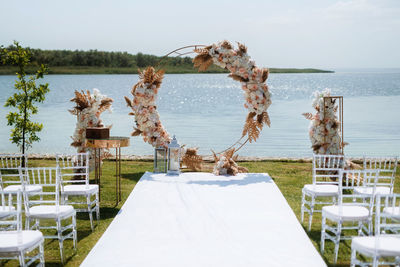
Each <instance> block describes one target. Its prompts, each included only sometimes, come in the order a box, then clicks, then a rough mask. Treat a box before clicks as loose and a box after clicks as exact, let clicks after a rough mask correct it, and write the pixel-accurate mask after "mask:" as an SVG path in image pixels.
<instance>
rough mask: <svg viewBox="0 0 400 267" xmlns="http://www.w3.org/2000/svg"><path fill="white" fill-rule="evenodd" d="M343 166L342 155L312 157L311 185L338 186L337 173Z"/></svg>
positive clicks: (343, 159) (315, 155)
mask: <svg viewBox="0 0 400 267" xmlns="http://www.w3.org/2000/svg"><path fill="white" fill-rule="evenodd" d="M344 165H345V158H344V155H317V154H314V155H313V169H312V174H313V184H338V183H339V171H340V170H343V168H344Z"/></svg>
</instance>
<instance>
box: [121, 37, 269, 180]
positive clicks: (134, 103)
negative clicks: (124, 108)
mask: <svg viewBox="0 0 400 267" xmlns="http://www.w3.org/2000/svg"><path fill="white" fill-rule="evenodd" d="M194 52H195V53H197V56H196V57H195V58H194V59H193V63H194V67H196V68H198V69H199V71H204V70H207V68H208V67H209V66H211V65H212V64H213V63H214V64H215V65H217V66H220V67H222V68H225V69H227V70H229V71H230V72H231V73H230V75H229V77H231V78H232V79H234V80H236V81H239V82H240V83H241V86H242V89H243V91H244V95H245V99H246V103H245V104H244V107H245V108H246V109H248V111H249V113H248V115H247V118H246V121H245V125H244V127H243V131H242V138H243V137H246V136H247V140H248V141H249V142H255V141H256V140H257V139H258V138H259V135H260V132H261V130H262V129H263V126H264V124H266V125H267V126H269V127H270V125H271V122H270V118H269V115H268V113H267V109H268V107H269V106H270V105H271V95H270V93H269V91H268V86H267V84H266V80H267V78H268V69H266V68H258V67H256V66H255V63H254V61H252V60H250V56H249V55H248V54H247V48H246V47H245V46H244V45H243V44H240V43H238V48H237V49H234V48H233V46H232V45H231V44H230V43H229V42H228V41H223V42H220V43H218V44H212V45H210V46H206V47H204V48H196V49H195V50H194ZM163 77H164V71H163V70H159V71H155V69H154V68H153V67H148V68H146V69H145V70H143V71H140V70H139V82H138V83H137V84H135V85H134V86H133V88H132V91H131V93H132V95H133V100H131V99H129V98H128V97H125V100H126V103H127V105H128V106H129V107H130V108H131V109H132V111H133V112H131V113H129V114H130V115H133V116H135V122H136V128H135V130H134V132H133V133H132V136H138V135H142V136H143V140H144V141H145V142H148V143H149V144H151V145H152V146H153V147H158V146H163V147H167V145H168V143H169V142H170V140H171V138H170V136H169V134H168V133H167V131H166V130H165V129H164V127H163V126H162V124H161V121H160V116H159V114H158V112H157V106H156V97H157V93H158V89H159V88H160V86H161V83H162V79H163ZM182 151H183V153H182V154H184V155H183V157H182V163H183V164H185V165H186V166H187V167H189V168H191V169H193V170H199V169H201V162H202V160H201V157H200V156H199V155H197V148H188V149H185V148H182ZM235 152H236V150H235V149H229V150H227V151H225V152H224V153H223V154H222V155H221V156H219V157H217V156H216V155H215V154H214V155H215V159H216V166H220V170H219V171H215V172H214V173H221V174H223V173H225V172H226V173H225V174H233V175H235V174H237V173H238V172H244V171H245V168H241V167H239V166H237V164H236V163H235V162H234V159H237V156H236V157H234V156H233V154H234V153H235ZM222 163H223V164H222ZM227 164H230V165H229V166H228V165H227ZM223 166H225V167H223Z"/></svg>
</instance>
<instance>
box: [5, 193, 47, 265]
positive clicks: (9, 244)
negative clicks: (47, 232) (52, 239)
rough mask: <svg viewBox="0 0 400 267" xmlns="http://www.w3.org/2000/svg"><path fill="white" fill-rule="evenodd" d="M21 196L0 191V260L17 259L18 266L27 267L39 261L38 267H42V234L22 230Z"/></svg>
mask: <svg viewBox="0 0 400 267" xmlns="http://www.w3.org/2000/svg"><path fill="white" fill-rule="evenodd" d="M21 195H22V193H21V192H20V191H18V192H16V193H10V192H5V191H4V190H0V259H1V260H13V259H17V260H19V265H20V266H29V265H31V264H33V263H35V262H36V261H37V260H39V264H40V266H44V248H43V243H44V239H43V234H42V233H41V232H40V231H32V230H22V210H21V205H22V203H21V202H22V201H21ZM13 198H15V200H14V201H13ZM13 203H16V207H15V205H14V204H13Z"/></svg>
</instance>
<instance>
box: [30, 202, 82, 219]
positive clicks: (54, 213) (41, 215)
mask: <svg viewBox="0 0 400 267" xmlns="http://www.w3.org/2000/svg"><path fill="white" fill-rule="evenodd" d="M75 213H76V212H75V209H74V207H72V206H70V205H60V206H58V210H57V207H56V206H53V205H39V206H33V207H31V208H29V214H30V215H29V216H30V217H32V218H38V219H56V218H65V217H70V216H72V215H74V214H75Z"/></svg>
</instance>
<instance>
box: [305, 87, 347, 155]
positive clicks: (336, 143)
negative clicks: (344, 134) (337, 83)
mask: <svg viewBox="0 0 400 267" xmlns="http://www.w3.org/2000/svg"><path fill="white" fill-rule="evenodd" d="M330 97H331V92H330V90H329V89H325V90H324V91H322V92H319V91H316V92H314V100H313V103H312V106H313V108H314V109H315V110H316V113H315V115H313V114H312V113H303V116H304V117H306V118H307V119H308V120H310V121H311V122H310V127H309V136H310V141H311V148H312V149H313V152H314V153H315V154H331V155H338V154H342V149H343V147H344V146H345V145H347V143H344V142H342V138H341V121H339V120H338V116H337V112H338V103H337V102H336V99H335V98H330ZM324 98H325V100H324Z"/></svg>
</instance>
